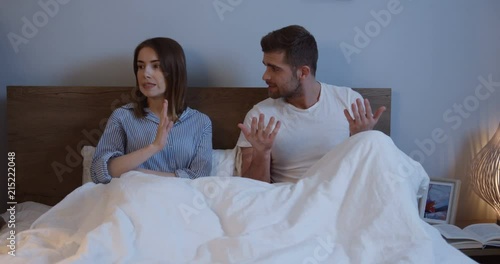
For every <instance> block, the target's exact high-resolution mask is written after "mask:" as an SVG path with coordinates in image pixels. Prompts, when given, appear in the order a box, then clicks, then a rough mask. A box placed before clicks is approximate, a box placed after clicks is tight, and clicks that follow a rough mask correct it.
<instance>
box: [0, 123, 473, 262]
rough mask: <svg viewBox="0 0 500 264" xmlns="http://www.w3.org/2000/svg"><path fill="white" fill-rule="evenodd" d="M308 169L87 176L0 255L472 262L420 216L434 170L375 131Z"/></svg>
mask: <svg viewBox="0 0 500 264" xmlns="http://www.w3.org/2000/svg"><path fill="white" fill-rule="evenodd" d="M306 175H307V178H306V179H304V180H301V181H299V182H298V183H297V184H267V183H263V182H258V181H254V180H249V179H245V178H240V177H207V178H201V179H197V180H185V179H178V178H163V177H157V176H152V175H147V174H142V173H139V172H129V173H126V174H124V175H123V176H122V177H121V178H119V179H113V180H112V181H111V183H109V184H105V185H104V184H98V185H96V184H94V183H87V184H85V185H84V186H82V187H80V188H78V189H77V190H75V191H73V192H72V193H71V194H69V195H68V196H67V197H66V198H65V199H64V200H63V201H61V202H60V203H59V204H57V205H56V206H54V207H53V208H52V209H51V210H50V211H48V212H47V213H46V214H44V215H42V216H41V217H40V218H39V219H38V220H37V221H36V222H35V223H34V224H33V226H32V228H31V229H30V230H26V231H24V232H21V233H19V234H18V236H17V247H16V252H15V253H16V256H15V257H12V256H9V255H2V256H0V262H1V263H175V264H179V263H279V264H280V263H301V264H302V263H370V264H371V263H474V262H473V261H471V260H470V259H468V258H467V257H466V256H465V255H463V254H462V253H460V252H459V251H458V250H456V249H454V248H452V247H451V246H449V245H448V244H447V243H446V242H445V241H444V240H443V239H442V238H441V236H440V235H439V233H438V232H437V231H436V230H435V229H433V228H432V227H431V226H429V225H428V224H427V223H425V222H423V221H422V220H421V219H420V218H419V216H418V210H417V193H418V192H419V191H421V190H422V188H425V187H423V186H426V185H427V183H428V180H429V179H428V177H427V175H426V173H425V171H424V170H423V169H422V167H421V166H420V165H419V164H418V163H416V162H414V161H413V160H411V159H410V158H408V157H407V156H406V155H404V154H403V153H402V152H401V151H399V150H398V149H397V148H396V147H395V146H394V144H393V143H392V141H391V140H390V138H388V137H386V136H384V135H382V134H381V133H379V132H364V133H361V134H359V135H356V136H353V137H351V138H350V139H349V140H347V141H346V142H344V143H343V144H341V145H339V146H338V147H336V148H335V149H334V150H333V151H332V152H330V153H329V154H327V155H326V156H325V157H324V158H323V159H321V160H320V161H319V162H318V163H317V164H316V165H315V166H313V167H312V168H311V169H310V170H309V171H308V172H307V173H306ZM2 243H4V244H2V245H1V249H0V250H1V252H2V253H3V254H6V253H7V252H8V251H9V248H8V247H7V246H6V245H5V240H4V241H2Z"/></svg>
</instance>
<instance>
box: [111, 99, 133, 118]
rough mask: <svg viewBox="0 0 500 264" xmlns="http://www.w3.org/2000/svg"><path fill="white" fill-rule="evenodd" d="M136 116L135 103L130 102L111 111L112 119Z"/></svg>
mask: <svg viewBox="0 0 500 264" xmlns="http://www.w3.org/2000/svg"><path fill="white" fill-rule="evenodd" d="M133 116H134V104H133V103H128V104H125V105H122V106H120V107H117V108H116V109H115V110H113V112H112V113H111V116H110V119H118V120H121V119H124V118H129V117H133Z"/></svg>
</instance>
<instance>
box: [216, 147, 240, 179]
mask: <svg viewBox="0 0 500 264" xmlns="http://www.w3.org/2000/svg"><path fill="white" fill-rule="evenodd" d="M236 150H237V148H233V149H214V150H212V172H211V173H210V176H233V175H236V173H235V171H236V167H235V159H236Z"/></svg>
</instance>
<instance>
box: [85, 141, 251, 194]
mask: <svg viewBox="0 0 500 264" xmlns="http://www.w3.org/2000/svg"><path fill="white" fill-rule="evenodd" d="M94 152H95V147H93V146H84V147H83V148H82V151H81V154H82V157H83V173H82V185H83V184H85V183H87V182H92V178H91V177H90V165H91V163H92V157H93V156H94ZM238 153H239V148H238V147H235V148H233V149H214V150H212V171H211V172H210V176H233V175H240V173H239V167H241V165H238V166H237V164H238V159H237V158H236V157H237V156H238ZM239 156H241V155H239ZM239 163H241V157H240V158H239Z"/></svg>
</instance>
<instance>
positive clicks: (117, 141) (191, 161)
mask: <svg viewBox="0 0 500 264" xmlns="http://www.w3.org/2000/svg"><path fill="white" fill-rule="evenodd" d="M134 73H135V77H136V86H137V88H138V89H137V90H136V93H135V95H136V96H135V97H134V98H133V103H129V104H127V105H124V106H122V107H120V108H117V109H116V110H115V111H113V113H112V114H111V117H110V118H109V120H108V123H107V125H106V129H105V130H104V133H103V135H102V137H101V139H100V141H99V143H98V144H97V147H96V152H95V154H94V157H93V160H92V166H91V177H92V180H93V181H94V182H95V183H108V182H110V181H111V179H112V178H116V177H120V175H122V174H123V173H125V172H128V171H131V170H138V171H143V172H146V173H151V174H156V175H160V176H175V177H180V178H190V179H195V178H198V177H202V176H208V175H209V174H210V170H211V167H212V123H211V121H210V119H209V118H208V116H206V115H205V114H203V113H201V112H199V111H196V110H194V109H191V108H189V107H187V106H186V103H185V98H186V89H187V73H186V60H185V56H184V51H183V50H182V47H181V46H180V45H179V44H178V43H177V42H176V41H175V40H173V39H170V38H152V39H148V40H145V41H144V42H142V43H141V44H139V46H137V48H136V49H135V52H134Z"/></svg>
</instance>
